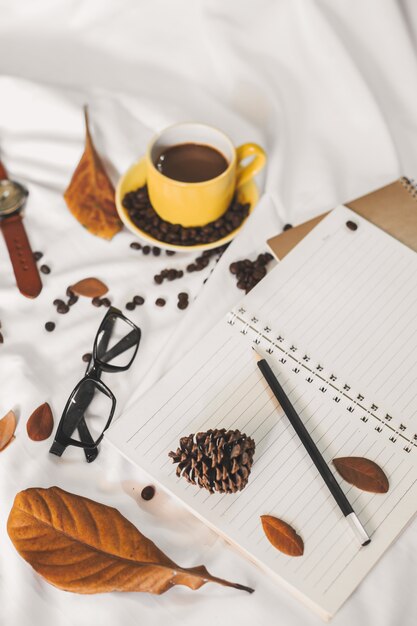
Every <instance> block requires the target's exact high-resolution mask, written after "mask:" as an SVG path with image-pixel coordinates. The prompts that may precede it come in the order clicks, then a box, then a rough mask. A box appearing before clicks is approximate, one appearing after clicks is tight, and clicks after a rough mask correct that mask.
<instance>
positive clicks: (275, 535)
mask: <svg viewBox="0 0 417 626" xmlns="http://www.w3.org/2000/svg"><path fill="white" fill-rule="evenodd" d="M261 522H262V528H263V529H264V533H265V535H266V537H267V539H268V540H269V541H270V542H271V543H272V545H273V546H274V548H276V549H277V550H279V551H280V552H283V553H284V554H287V555H288V556H302V555H303V554H304V542H303V540H302V539H301V537H300V535H297V533H296V532H295V530H294V528H292V526H290V525H289V524H287V523H286V522H283V521H282V520H281V519H278V518H277V517H273V516H272V515H261Z"/></svg>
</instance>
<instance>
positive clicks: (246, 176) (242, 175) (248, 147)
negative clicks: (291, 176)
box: [236, 143, 266, 188]
mask: <svg viewBox="0 0 417 626" xmlns="http://www.w3.org/2000/svg"><path fill="white" fill-rule="evenodd" d="M250 156H253V157H254V158H253V159H252V161H251V162H250V163H248V165H240V162H241V161H243V159H246V158H247V157H250ZM236 160H237V165H238V169H237V175H236V188H238V187H241V186H242V185H244V184H245V183H247V182H248V180H250V179H251V178H253V177H254V176H256V174H258V172H260V171H261V169H262V168H263V167H264V165H265V163H266V154H265V151H264V150H263V149H262V148H261V146H258V144H257V143H244V144H243V145H242V146H239V147H238V148H236Z"/></svg>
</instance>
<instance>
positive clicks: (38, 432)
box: [26, 402, 54, 441]
mask: <svg viewBox="0 0 417 626" xmlns="http://www.w3.org/2000/svg"><path fill="white" fill-rule="evenodd" d="M53 428H54V416H53V415H52V410H51V407H50V406H49V404H48V403H47V402H44V403H43V404H41V405H40V406H38V408H37V409H35V410H34V411H33V413H32V415H31V416H30V417H29V419H28V421H27V424H26V430H27V433H28V435H29V438H30V439H32V441H44V440H45V439H48V437H50V436H51V433H52V430H53Z"/></svg>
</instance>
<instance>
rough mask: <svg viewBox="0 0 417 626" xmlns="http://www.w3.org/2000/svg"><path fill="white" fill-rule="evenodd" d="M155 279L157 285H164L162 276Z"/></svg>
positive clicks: (158, 275) (159, 275)
mask: <svg viewBox="0 0 417 626" xmlns="http://www.w3.org/2000/svg"><path fill="white" fill-rule="evenodd" d="M153 279H154V281H155V282H156V284H157V285H160V284H161V283H162V281H163V280H164V279H163V278H162V276H161V274H155V276H154V277H153Z"/></svg>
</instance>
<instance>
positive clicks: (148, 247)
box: [142, 246, 151, 254]
mask: <svg viewBox="0 0 417 626" xmlns="http://www.w3.org/2000/svg"><path fill="white" fill-rule="evenodd" d="M150 251H151V247H150V246H143V248H142V252H143V254H149V253H150Z"/></svg>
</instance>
